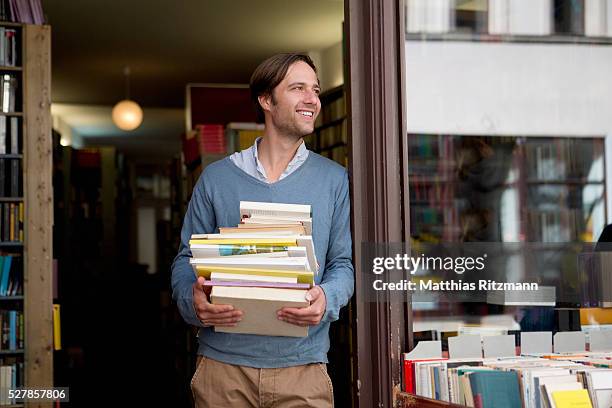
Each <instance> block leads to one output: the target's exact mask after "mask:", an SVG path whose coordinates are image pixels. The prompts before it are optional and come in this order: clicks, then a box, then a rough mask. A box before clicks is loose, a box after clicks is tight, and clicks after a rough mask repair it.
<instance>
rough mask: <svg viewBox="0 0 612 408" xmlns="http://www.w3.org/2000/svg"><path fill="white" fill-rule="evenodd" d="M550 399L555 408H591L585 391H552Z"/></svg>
mask: <svg viewBox="0 0 612 408" xmlns="http://www.w3.org/2000/svg"><path fill="white" fill-rule="evenodd" d="M552 399H553V404H554V406H555V408H592V407H593V405H592V404H591V400H590V398H589V393H588V391H587V390H585V389H582V390H562V391H553V392H552Z"/></svg>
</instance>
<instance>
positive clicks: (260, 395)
mask: <svg viewBox="0 0 612 408" xmlns="http://www.w3.org/2000/svg"><path fill="white" fill-rule="evenodd" d="M191 391H192V393H193V399H194V401H195V406H196V408H228V407H231V408H243V407H244V408H250V407H257V408H298V407H300V408H302V407H316V408H319V407H320V408H331V407H333V405H334V398H333V390H332V383H331V380H330V379H329V376H328V375H327V369H326V367H325V364H308V365H301V366H295V367H287V368H251V367H243V366H235V365H231V364H225V363H221V362H219V361H216V360H212V359H210V358H207V357H203V356H200V357H199V360H198V364H197V368H196V371H195V374H194V375H193V378H192V380H191Z"/></svg>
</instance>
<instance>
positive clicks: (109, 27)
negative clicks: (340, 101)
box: [43, 0, 343, 155]
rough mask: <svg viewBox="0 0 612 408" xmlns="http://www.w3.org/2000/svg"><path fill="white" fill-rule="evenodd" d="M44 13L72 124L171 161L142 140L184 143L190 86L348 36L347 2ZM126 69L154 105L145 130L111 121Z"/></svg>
mask: <svg viewBox="0 0 612 408" xmlns="http://www.w3.org/2000/svg"><path fill="white" fill-rule="evenodd" d="M43 7H44V9H45V13H46V14H47V18H48V21H49V24H50V25H51V27H52V81H53V83H52V86H53V92H52V100H53V103H54V104H62V105H61V108H60V109H59V111H62V112H63V113H62V119H63V120H64V121H65V122H66V123H68V124H70V126H71V128H72V129H73V132H74V133H75V134H78V135H80V136H83V137H84V140H86V141H89V143H91V142H92V141H95V142H96V143H99V142H100V143H101V142H104V141H107V142H112V144H114V145H116V146H118V147H119V148H122V142H124V144H125V146H124V147H125V148H126V149H127V150H133V149H134V146H136V147H135V148H136V149H148V150H151V151H152V153H155V154H165V155H168V148H167V146H164V144H163V143H162V144H160V145H159V146H158V147H156V145H157V144H156V143H148V145H149V146H142V145H141V143H142V144H143V145H146V144H147V143H146V141H147V140H149V139H148V138H152V139H150V140H168V141H172V142H176V141H177V140H179V139H178V137H179V135H180V133H181V132H183V131H184V112H183V110H182V109H183V108H184V104H185V86H186V84H188V83H194V82H195V83H198V82H199V83H248V80H249V77H250V75H251V72H252V71H253V69H254V68H255V67H256V66H257V64H258V63H259V62H260V61H262V60H263V59H264V58H266V57H267V56H269V55H271V54H274V53H277V52H283V51H313V50H320V49H324V48H327V47H329V46H331V45H333V44H335V43H338V42H339V41H340V40H341V38H342V33H341V30H342V20H343V2H342V0H309V1H295V0H265V1H264V0H182V1H177V2H169V1H167V0H129V1H122V2H119V1H112V0H85V1H83V2H78V3H75V2H68V1H65V0H44V1H43ZM125 66H129V67H130V70H131V77H130V78H131V79H130V89H131V91H130V94H131V95H130V96H131V97H132V99H134V100H136V101H138V102H139V103H140V104H141V106H143V109H144V116H145V120H144V123H143V125H142V127H141V128H140V129H139V130H137V131H135V132H123V131H120V130H118V129H117V128H115V127H114V126H113V125H112V122H111V119H110V109H111V107H112V106H113V105H114V104H115V103H116V102H117V101H119V100H120V99H123V98H124V96H125V94H124V92H125V86H124V77H123V68H124V67H125ZM153 108H154V109H153ZM57 112H58V108H57V107H56V108H54V114H57ZM94 138H95V139H94ZM105 138H106V139H105ZM132 138H133V139H139V142H136V141H135V140H130V139H132ZM128 140H129V141H128ZM135 143H136V145H135ZM151 145H152V146H151ZM173 145H174V146H176V150H178V146H179V145H178V143H175V144H173ZM153 150H156V151H153Z"/></svg>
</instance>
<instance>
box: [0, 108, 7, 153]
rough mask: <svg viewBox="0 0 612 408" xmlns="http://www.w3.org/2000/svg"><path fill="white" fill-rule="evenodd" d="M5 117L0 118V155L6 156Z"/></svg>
mask: <svg viewBox="0 0 612 408" xmlns="http://www.w3.org/2000/svg"><path fill="white" fill-rule="evenodd" d="M6 128H7V126H6V116H0V154H6V142H7V137H6Z"/></svg>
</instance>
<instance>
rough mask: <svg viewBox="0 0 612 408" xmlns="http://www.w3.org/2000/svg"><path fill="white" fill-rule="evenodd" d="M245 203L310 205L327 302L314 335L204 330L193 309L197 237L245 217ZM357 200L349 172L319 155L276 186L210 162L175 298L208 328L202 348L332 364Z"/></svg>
mask: <svg viewBox="0 0 612 408" xmlns="http://www.w3.org/2000/svg"><path fill="white" fill-rule="evenodd" d="M240 201H264V202H272V203H290V204H308V205H310V206H311V208H312V219H313V221H312V236H313V241H314V247H315V255H316V257H317V261H318V263H319V265H320V268H319V272H318V274H317V275H316V278H315V284H316V285H318V286H320V287H321V288H322V289H323V291H324V293H325V298H326V301H327V306H326V311H325V314H324V315H323V318H322V320H321V322H320V323H319V324H317V325H315V326H310V327H309V329H308V336H307V337H297V338H296V337H282V336H259V335H250V334H234V333H218V332H215V331H214V329H213V328H212V327H203V325H202V324H201V322H200V321H199V320H198V318H197V316H196V314H195V310H194V307H193V292H192V285H193V283H194V282H195V280H196V277H195V274H194V273H193V269H192V267H191V265H190V264H189V258H190V257H191V251H190V249H189V239H190V238H191V235H192V234H206V233H215V232H218V231H219V227H235V226H236V225H237V224H238V223H239V222H240ZM349 220H350V201H349V187H348V177H347V172H346V169H345V168H344V167H342V166H340V165H338V164H337V163H335V162H333V161H331V160H329V159H327V158H324V157H322V156H320V155H318V154H316V153H314V152H309V155H308V158H307V159H306V161H305V162H304V163H303V164H302V165H301V166H300V167H299V168H297V169H296V170H295V171H294V172H293V173H291V174H289V175H288V176H287V177H285V178H283V179H282V180H279V181H277V182H274V183H266V182H264V181H261V180H259V179H257V178H255V177H253V176H251V175H249V174H247V173H246V172H244V171H243V170H241V169H240V168H238V167H237V166H236V165H235V164H234V163H233V162H232V161H231V160H230V159H229V157H226V158H225V159H222V160H220V161H217V162H215V163H213V164H211V165H209V166H207V167H206V169H205V170H204V172H203V173H202V175H201V176H200V178H199V180H198V182H197V183H196V186H195V188H194V190H193V194H192V197H191V200H190V202H189V205H188V208H187V212H186V214H185V218H184V220H183V229H182V231H181V243H180V247H179V253H178V255H177V256H176V258H175V260H174V263H173V265H172V290H173V299H174V300H175V301H176V302H177V305H178V308H179V311H180V313H181V315H182V316H183V318H184V319H185V321H186V322H187V323H189V324H192V325H194V326H198V327H200V329H199V333H198V342H199V347H198V353H199V354H201V355H204V356H206V357H209V358H212V359H214V360H217V361H221V362H224V363H229V364H235V365H243V366H249V367H256V368H280V367H289V366H295V365H301V364H309V363H318V362H327V352H328V350H329V325H330V323H331V322H332V321H334V320H337V319H338V313H339V310H340V308H341V307H342V306H344V305H346V304H347V303H348V301H349V299H350V297H351V296H352V294H353V289H354V284H355V283H354V270H353V265H352V251H351V246H352V243H351V235H350V221H349Z"/></svg>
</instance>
